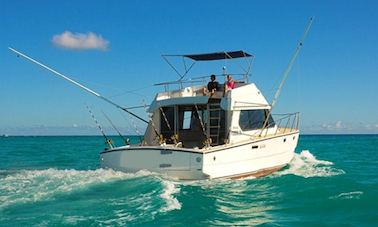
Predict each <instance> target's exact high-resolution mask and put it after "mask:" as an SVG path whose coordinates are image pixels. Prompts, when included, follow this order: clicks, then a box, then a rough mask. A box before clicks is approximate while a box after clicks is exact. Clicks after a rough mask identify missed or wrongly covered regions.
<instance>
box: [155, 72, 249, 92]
mask: <svg viewBox="0 0 378 227" xmlns="http://www.w3.org/2000/svg"><path fill="white" fill-rule="evenodd" d="M226 75H231V76H233V77H234V81H235V82H236V83H237V85H239V86H240V85H244V84H246V80H245V77H246V75H245V74H242V73H228V74H216V76H217V77H218V78H223V79H222V80H221V81H225V77H226ZM247 76H248V75H247ZM209 78H210V75H207V76H197V77H192V78H188V79H182V80H174V81H166V82H161V83H157V84H154V85H155V86H163V87H164V91H165V92H170V90H171V89H170V86H176V88H174V89H177V87H178V88H179V89H183V88H184V87H185V86H187V85H189V86H194V85H200V84H201V85H202V86H203V87H205V86H206V85H207V83H208V82H209ZM218 82H219V84H220V85H222V84H224V82H220V81H219V80H218Z"/></svg>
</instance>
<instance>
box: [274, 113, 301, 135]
mask: <svg viewBox="0 0 378 227" xmlns="http://www.w3.org/2000/svg"><path fill="white" fill-rule="evenodd" d="M272 116H273V119H274V123H275V125H277V128H276V132H275V135H276V134H277V133H286V132H292V131H297V130H298V129H299V112H295V113H288V114H272ZM268 127H271V126H269V125H268Z"/></svg>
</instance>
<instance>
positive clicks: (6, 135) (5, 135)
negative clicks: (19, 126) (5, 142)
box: [1, 134, 9, 137]
mask: <svg viewBox="0 0 378 227" xmlns="http://www.w3.org/2000/svg"><path fill="white" fill-rule="evenodd" d="M1 136H2V137H8V136H9V135H8V134H3V135H1Z"/></svg>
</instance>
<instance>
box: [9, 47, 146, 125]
mask: <svg viewBox="0 0 378 227" xmlns="http://www.w3.org/2000/svg"><path fill="white" fill-rule="evenodd" d="M8 48H9V50H11V51H13V52H14V53H16V54H17V56H21V57H23V58H25V59H27V60H29V61H31V62H33V63H35V64H37V65H39V66H41V67H42V68H45V69H47V70H48V71H50V72H52V73H54V74H55V75H57V76H59V77H61V78H63V79H65V80H67V81H69V82H71V83H73V84H75V85H76V86H78V87H79V88H81V89H84V90H85V91H87V92H89V93H91V94H92V95H94V96H96V97H98V98H100V99H102V100H104V101H105V102H107V103H110V104H112V105H113V106H115V107H117V108H119V109H121V110H123V111H125V112H126V113H128V114H130V115H132V116H134V117H136V118H138V119H139V120H141V121H143V122H145V123H147V124H148V121H146V120H145V119H143V118H141V117H139V116H138V115H136V114H134V113H133V112H130V111H129V110H127V108H125V107H122V106H120V105H118V104H117V103H114V102H113V101H111V100H109V99H107V98H106V97H104V96H102V95H100V94H99V93H97V92H95V91H93V90H91V89H89V88H87V87H86V86H84V85H82V84H80V83H78V82H76V81H74V80H72V79H71V78H69V77H67V76H65V75H63V74H62V73H60V72H58V71H56V70H54V69H52V68H50V67H48V66H47V65H44V64H42V63H40V62H38V61H37V60H34V59H33V58H31V57H29V56H27V55H25V54H23V53H21V52H19V51H17V50H15V49H13V48H11V47H8Z"/></svg>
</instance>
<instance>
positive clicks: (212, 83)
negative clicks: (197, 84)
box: [207, 81, 219, 92]
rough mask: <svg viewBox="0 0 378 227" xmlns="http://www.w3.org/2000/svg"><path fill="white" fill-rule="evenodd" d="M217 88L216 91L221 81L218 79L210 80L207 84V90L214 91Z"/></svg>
mask: <svg viewBox="0 0 378 227" xmlns="http://www.w3.org/2000/svg"><path fill="white" fill-rule="evenodd" d="M214 89H215V90H216V91H219V83H218V81H210V82H209V83H208V84H207V90H209V91H210V92H211V91H213V90H214Z"/></svg>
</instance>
